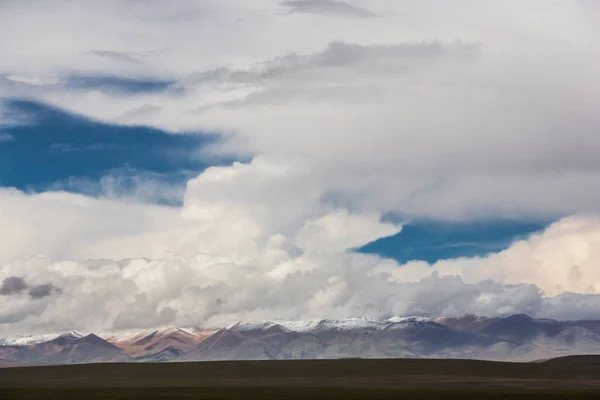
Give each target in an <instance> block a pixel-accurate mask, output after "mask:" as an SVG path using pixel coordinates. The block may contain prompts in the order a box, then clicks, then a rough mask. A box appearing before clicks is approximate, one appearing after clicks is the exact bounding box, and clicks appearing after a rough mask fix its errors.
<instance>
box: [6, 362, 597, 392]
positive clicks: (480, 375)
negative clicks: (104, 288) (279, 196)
mask: <svg viewBox="0 0 600 400" xmlns="http://www.w3.org/2000/svg"><path fill="white" fill-rule="evenodd" d="M441 396H443V397H444V398H445V399H448V398H450V399H480V398H489V399H503V398H531V399H565V398H569V399H575V398H599V397H600V357H595V356H578V357H566V358H561V359H555V360H550V361H546V362H540V363H520V364H517V363H498V362H483V361H470V360H418V359H394V360H362V359H343V360H318V361H228V362H203V363H164V364H89V365H74V366H53V367H23V368H3V369H0V399H2V400H4V399H136V398H140V399H173V398H184V399H194V398H198V399H279V398H286V399H363V398H364V399H367V398H368V399H397V398H407V399H429V398H431V399H433V398H440V397H441Z"/></svg>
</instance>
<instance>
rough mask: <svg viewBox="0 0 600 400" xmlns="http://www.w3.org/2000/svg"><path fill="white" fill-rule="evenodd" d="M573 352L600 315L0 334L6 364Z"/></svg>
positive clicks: (598, 336)
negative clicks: (590, 318)
mask: <svg viewBox="0 0 600 400" xmlns="http://www.w3.org/2000/svg"><path fill="white" fill-rule="evenodd" d="M572 354H600V321H574V322H561V321H554V320H547V319H534V318H530V317H528V316H526V315H512V316H509V317H506V318H485V317H476V316H472V315H467V316H464V317H460V318H437V319H428V318H423V317H392V318H386V319H377V318H348V319H340V320H331V319H322V320H304V321H256V320H253V321H241V322H238V323H235V324H232V325H229V326H227V327H224V328H221V329H213V330H207V329H202V328H179V327H174V326H164V327H159V328H156V329H144V330H128V331H121V332H109V333H101V334H99V335H95V334H84V333H81V332H77V331H70V332H61V333H54V334H43V335H35V336H19V337H7V338H3V339H0V361H2V360H4V361H6V362H4V363H0V364H3V365H14V364H15V363H17V364H18V365H33V364H48V363H52V364H64V363H88V362H166V361H202V360H254V359H314V358H341V357H362V358H396V357H411V358H440V357H443V358H476V359H487V360H509V361H532V360H537V359H546V358H552V357H557V356H564V355H572Z"/></svg>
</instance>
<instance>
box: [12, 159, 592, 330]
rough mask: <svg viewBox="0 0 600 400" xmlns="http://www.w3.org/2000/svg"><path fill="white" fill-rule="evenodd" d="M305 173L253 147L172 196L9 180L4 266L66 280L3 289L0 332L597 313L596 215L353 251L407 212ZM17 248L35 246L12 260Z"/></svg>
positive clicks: (394, 228)
mask: <svg viewBox="0 0 600 400" xmlns="http://www.w3.org/2000/svg"><path fill="white" fill-rule="evenodd" d="M304 173H305V172H304V171H303V170H302V169H299V168H297V167H296V168H294V167H292V166H290V165H286V164H283V165H282V164H278V163H274V162H272V161H268V160H260V159H257V160H255V161H253V162H252V163H248V164H236V165H234V166H233V167H212V168H210V169H208V170H206V171H205V172H204V173H203V174H201V175H199V176H198V177H197V178H196V179H194V180H192V181H190V183H189V184H188V189H187V192H186V194H185V201H184V204H183V206H182V207H181V208H179V209H177V208H171V207H159V206H150V205H144V204H134V203H131V204H128V203H126V202H122V201H115V200H102V199H90V198H86V197H83V196H75V195H70V194H66V193H54V194H48V193H46V194H38V195H24V194H19V193H15V192H13V193H3V196H0V200H1V201H0V209H4V210H11V211H10V213H8V214H7V215H10V216H11V217H12V218H14V219H15V221H19V223H16V222H15V223H13V222H11V220H8V219H7V215H3V217H2V218H3V225H4V226H12V227H17V228H13V229H12V232H11V235H10V238H11V240H10V243H7V244H6V246H7V247H6V249H7V250H9V251H6V252H5V253H4V254H5V258H4V261H2V262H1V263H0V265H1V267H0V279H6V278H9V277H14V276H22V277H23V279H24V280H25V281H27V282H32V287H35V286H39V285H42V286H41V287H40V292H41V293H40V295H41V294H50V293H58V292H56V291H53V290H52V289H51V286H48V285H46V283H47V282H52V285H53V286H52V287H60V288H61V289H62V295H61V296H47V297H41V298H37V299H35V302H34V299H28V298H23V297H22V296H9V297H8V298H7V300H5V301H4V302H3V303H2V305H0V321H7V322H3V326H2V327H3V329H4V331H6V332H25V331H30V332H33V331H44V330H46V331H47V330H51V329H59V328H60V329H68V328H77V329H83V330H98V331H100V330H111V329H117V328H134V327H148V326H153V325H157V324H176V325H203V326H221V325H225V324H229V323H231V322H235V321H237V320H240V319H295V318H297V319H305V318H323V317H329V318H343V317H349V316H375V317H377V316H392V315H425V316H431V317H435V316H440V315H442V316H454V315H462V314H464V313H475V314H478V315H488V316H494V315H509V314H513V313H520V312H523V313H527V314H529V315H532V316H539V317H560V318H571V317H570V314H569V312H573V314H572V316H573V317H575V316H577V317H578V318H597V317H599V316H600V315H598V313H597V308H594V305H595V304H596V303H597V301H599V300H598V298H599V297H600V286H599V285H600V284H599V282H600V277H599V276H598V274H597V271H596V268H595V267H594V266H595V265H597V262H598V255H597V254H596V252H595V251H594V249H596V248H597V247H598V243H596V242H597V238H598V237H599V235H598V232H600V222H599V221H600V220H599V219H598V218H597V217H594V216H581V217H571V218H566V219H564V220H561V221H559V222H557V223H555V224H553V225H551V226H550V227H548V228H547V229H546V230H545V231H544V232H543V233H541V234H538V235H533V236H531V237H530V238H527V239H526V240H521V241H518V242H516V243H514V244H513V245H511V246H510V247H509V248H508V249H507V250H505V251H504V252H501V253H498V254H493V255H490V256H488V257H485V258H480V257H475V258H470V259H456V260H444V261H440V262H438V263H436V264H434V265H429V264H427V263H424V262H412V263H408V264H406V265H401V266H400V265H398V264H397V263H395V262H394V261H392V260H388V259H384V258H380V257H378V256H374V255H365V254H358V253H354V252H352V250H351V249H352V248H353V247H355V246H356V245H357V244H360V243H363V242H368V241H372V240H375V239H376V238H378V237H380V236H385V235H390V234H394V233H396V232H398V231H399V230H400V229H401V227H400V226H398V225H394V224H390V223H386V222H382V221H381V216H380V215H377V214H369V213H364V212H360V211H350V210H343V209H342V210H340V209H339V208H337V207H335V208H330V206H329V205H328V204H327V203H320V202H319V199H320V198H321V196H320V193H319V192H318V191H316V192H314V193H311V191H313V190H315V187H313V186H312V184H311V180H310V179H306V181H305V183H304V184H303V185H302V186H300V187H296V188H294V187H286V186H285V185H286V179H287V178H289V177H290V176H294V175H296V176H303V174H304ZM292 181H293V182H300V181H298V180H297V179H294V180H292ZM301 194H302V195H301ZM11 196H14V197H13V202H12V203H11V202H10V201H8V200H9V199H10V197H11ZM287 196H289V197H287ZM311 199H312V200H311ZM11 204H12V205H11ZM258 205H261V206H258ZM62 207H64V210H65V211H67V210H68V211H69V212H68V213H66V212H63V211H61V208H62ZM19 210H22V212H21V211H19ZM24 212H27V214H28V215H29V218H24V214H23V213H24ZM67 215H69V216H70V218H65V216H67ZM159 217H160V218H159ZM57 218H60V224H59V223H58V222H55V221H58V220H57ZM117 221H118V223H117ZM125 227H127V230H125ZM33 233H35V235H37V236H36V237H34V236H32V234H33ZM74 238H77V239H76V240H75V239H74ZM32 243H35V246H33V247H32ZM58 248H60V249H61V251H60V252H57V249H58ZM15 249H17V252H18V253H20V254H23V255H26V254H27V253H28V252H29V253H30V254H31V256H30V257H21V258H20V259H12V260H11V259H10V258H6V256H8V255H10V254H14V252H15ZM148 249H154V251H152V252H149V251H148ZM39 253H46V254H51V253H54V254H53V256H52V258H48V257H41V256H38V257H35V256H34V254H39ZM100 258H104V259H103V260H100ZM86 260H90V261H86ZM94 260H96V261H94ZM574 266H576V267H575V268H574ZM33 283H35V284H33ZM42 289H43V290H42ZM569 292H571V293H573V294H572V295H570V294H568V293H569ZM576 293H578V294H579V295H575V294H576ZM30 296H31V293H30ZM217 300H218V301H217ZM91 308H93V309H94V313H90V312H89V310H90V309H91Z"/></svg>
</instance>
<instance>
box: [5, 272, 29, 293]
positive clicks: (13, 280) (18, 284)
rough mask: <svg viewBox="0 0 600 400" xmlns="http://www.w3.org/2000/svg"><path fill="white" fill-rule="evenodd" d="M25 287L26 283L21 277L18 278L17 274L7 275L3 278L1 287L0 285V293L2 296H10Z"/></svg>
mask: <svg viewBox="0 0 600 400" xmlns="http://www.w3.org/2000/svg"><path fill="white" fill-rule="evenodd" d="M25 289H27V284H26V283H25V281H24V280H23V278H19V277H18V276H9V277H7V278H4V281H2V287H0V295H2V296H10V295H13V294H17V293H20V292H22V291H23V290H25Z"/></svg>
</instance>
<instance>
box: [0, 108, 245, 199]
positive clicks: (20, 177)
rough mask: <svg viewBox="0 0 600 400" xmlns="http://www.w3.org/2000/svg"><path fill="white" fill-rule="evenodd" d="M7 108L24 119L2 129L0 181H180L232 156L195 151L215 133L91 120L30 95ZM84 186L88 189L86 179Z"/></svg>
mask: <svg viewBox="0 0 600 400" xmlns="http://www.w3.org/2000/svg"><path fill="white" fill-rule="evenodd" d="M8 109H9V113H11V112H14V113H15V114H18V115H26V116H27V117H28V120H29V121H28V122H27V123H24V124H19V125H13V126H9V127H6V128H4V129H3V131H2V134H3V137H4V138H5V139H6V140H2V141H1V142H0V186H3V187H15V188H17V189H20V190H25V191H44V190H48V189H52V188H56V187H57V185H58V186H59V187H61V186H62V188H66V189H68V190H71V191H78V190H77V186H78V185H74V184H73V182H87V183H90V182H94V181H99V180H100V179H101V178H102V177H104V176H107V175H117V176H118V177H119V182H120V183H121V184H125V185H127V184H130V185H133V184H136V183H139V182H140V180H139V179H138V177H143V180H144V181H146V182H147V181H148V180H151V181H154V182H158V183H165V184H169V185H171V186H173V185H175V186H177V185H180V186H183V185H184V184H185V182H186V181H187V180H188V179H189V178H190V177H192V176H195V175H198V174H199V173H200V172H202V171H203V170H204V169H206V168H207V167H209V166H211V165H224V164H229V163H231V162H232V161H233V160H226V159H215V158H212V159H210V158H207V157H206V156H203V157H201V156H200V154H199V153H200V151H201V149H202V147H204V146H207V145H211V144H214V143H216V142H217V141H218V140H219V137H218V136H217V135H215V134H185V135H174V134H169V133H167V132H164V131H161V130H159V129H154V128H149V127H144V126H121V125H113V124H108V123H104V122H99V121H94V120H91V119H88V118H84V117H81V116H78V115H74V114H71V113H68V112H66V111H63V110H60V109H57V108H54V107H50V106H48V105H45V104H42V103H36V102H31V101H10V102H8ZM84 186H86V187H87V189H88V190H87V191H86V193H87V194H90V193H89V189H90V185H84Z"/></svg>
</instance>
